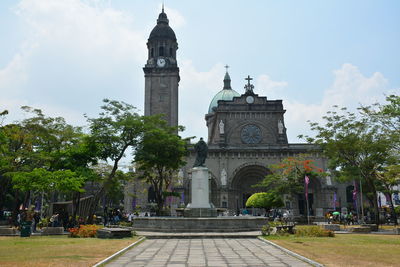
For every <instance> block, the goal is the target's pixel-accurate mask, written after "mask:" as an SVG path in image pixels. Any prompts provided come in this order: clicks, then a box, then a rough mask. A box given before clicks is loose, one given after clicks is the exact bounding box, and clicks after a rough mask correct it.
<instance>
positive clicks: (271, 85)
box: [256, 74, 288, 98]
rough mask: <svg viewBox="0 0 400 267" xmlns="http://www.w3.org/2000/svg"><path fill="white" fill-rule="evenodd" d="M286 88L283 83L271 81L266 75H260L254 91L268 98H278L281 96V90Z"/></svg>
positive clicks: (285, 83)
mask: <svg viewBox="0 0 400 267" xmlns="http://www.w3.org/2000/svg"><path fill="white" fill-rule="evenodd" d="M287 86H288V83H287V82H285V81H279V82H278V81H273V80H271V77H270V76H269V75H267V74H261V75H260V76H258V78H257V80H256V91H257V94H259V95H264V96H267V97H268V98H279V97H280V96H282V90H283V89H284V88H286V87H287Z"/></svg>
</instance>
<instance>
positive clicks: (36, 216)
mask: <svg viewBox="0 0 400 267" xmlns="http://www.w3.org/2000/svg"><path fill="white" fill-rule="evenodd" d="M39 222H40V214H39V212H37V211H35V213H34V214H33V232H36V227H37V225H38V224H39Z"/></svg>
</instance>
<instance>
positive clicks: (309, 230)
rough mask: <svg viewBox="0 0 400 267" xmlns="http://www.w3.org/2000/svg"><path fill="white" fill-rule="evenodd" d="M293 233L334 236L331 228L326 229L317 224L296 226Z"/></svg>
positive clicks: (311, 235)
mask: <svg viewBox="0 0 400 267" xmlns="http://www.w3.org/2000/svg"><path fill="white" fill-rule="evenodd" d="M295 235H296V236H308V237H334V236H335V233H334V232H333V231H331V230H326V229H323V228H321V227H319V226H307V227H301V228H297V229H296V232H295Z"/></svg>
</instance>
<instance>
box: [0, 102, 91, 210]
mask: <svg viewBox="0 0 400 267" xmlns="http://www.w3.org/2000/svg"><path fill="white" fill-rule="evenodd" d="M22 109H23V111H25V112H27V113H28V114H29V115H31V116H30V117H29V118H27V119H24V120H22V121H21V122H17V123H14V124H9V125H5V126H2V127H1V128H0V132H1V135H2V136H3V137H4V141H5V143H4V145H3V146H2V149H1V151H0V153H1V155H2V157H1V163H0V177H1V183H2V185H6V186H4V187H3V186H2V190H6V192H7V193H8V194H5V195H10V193H12V194H13V196H14V199H13V202H14V203H15V205H14V215H16V213H17V211H18V207H19V206H20V204H21V203H22V204H24V206H25V207H26V206H27V204H28V203H29V202H30V201H29V200H30V199H32V198H34V197H35V195H38V194H42V195H43V193H53V192H61V193H65V194H69V193H71V192H81V191H82V187H83V184H84V182H83V179H84V177H86V174H87V173H88V172H89V168H88V165H89V164H90V163H92V162H93V158H91V155H92V154H91V153H90V151H91V149H87V150H85V149H82V147H83V145H82V143H83V141H84V135H83V134H82V132H81V129H80V128H79V127H73V126H71V125H68V124H67V123H66V122H65V120H64V119H63V118H61V117H56V118H52V117H47V116H45V115H44V114H43V113H42V111H41V110H39V109H32V108H30V107H26V106H25V107H22ZM32 115H33V116H32ZM79 154H80V155H79ZM21 193H23V195H24V196H23V198H21ZM1 195H3V194H1ZM0 200H1V199H0ZM2 204H3V202H2V201H0V205H2Z"/></svg>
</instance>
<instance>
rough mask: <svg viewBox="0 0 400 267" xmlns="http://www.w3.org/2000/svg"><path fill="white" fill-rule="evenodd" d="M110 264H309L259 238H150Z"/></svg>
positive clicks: (177, 266) (172, 266) (169, 266)
mask: <svg viewBox="0 0 400 267" xmlns="http://www.w3.org/2000/svg"><path fill="white" fill-rule="evenodd" d="M106 266H107V267H120V266H135V267H139V266H152V267H153V266H154V267H157V266H167V267H189V266H213V267H219V266H252V267H256V266H275V267H278V266H296V267H301V266H310V265H309V264H307V263H305V262H303V261H301V260H299V259H297V258H294V257H292V256H290V255H287V254H286V253H284V252H282V251H281V250H279V249H277V248H275V247H273V246H271V245H269V244H266V243H264V242H262V241H260V240H258V239H256V238H241V239H233V238H206V239H150V240H145V241H144V242H143V243H141V244H140V245H138V246H136V247H134V248H132V249H130V250H129V251H127V252H126V253H125V254H123V255H121V256H120V257H118V258H117V259H116V260H114V261H112V262H110V263H109V264H107V265H106Z"/></svg>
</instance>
